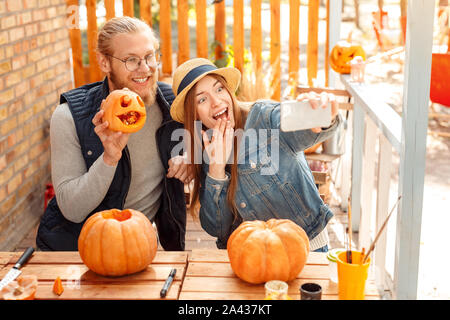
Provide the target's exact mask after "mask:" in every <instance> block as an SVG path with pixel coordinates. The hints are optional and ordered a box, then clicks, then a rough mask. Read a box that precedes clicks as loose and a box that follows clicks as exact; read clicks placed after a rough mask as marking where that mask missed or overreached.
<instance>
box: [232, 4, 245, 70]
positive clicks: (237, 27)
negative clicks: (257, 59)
mask: <svg viewBox="0 0 450 320" xmlns="http://www.w3.org/2000/svg"><path fill="white" fill-rule="evenodd" d="M233 15H234V19H233V49H234V66H235V68H237V69H239V71H241V72H243V71H244V1H243V0H234V1H233Z"/></svg>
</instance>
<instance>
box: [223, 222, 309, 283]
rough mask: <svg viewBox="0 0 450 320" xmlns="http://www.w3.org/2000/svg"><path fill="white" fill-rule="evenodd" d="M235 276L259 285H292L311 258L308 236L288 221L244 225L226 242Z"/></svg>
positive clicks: (246, 223) (245, 223)
mask: <svg viewBox="0 0 450 320" xmlns="http://www.w3.org/2000/svg"><path fill="white" fill-rule="evenodd" d="M227 250H228V257H229V259H230V264H231V268H232V269H233V271H234V273H235V274H236V276H237V277H238V278H240V279H242V280H244V281H246V282H249V283H253V284H259V283H264V282H267V281H270V280H281V281H286V282H287V281H290V280H293V279H295V277H297V275H298V274H299V273H300V272H301V271H302V270H303V267H304V266H305V264H306V259H307V258H308V254H309V240H308V236H307V235H306V232H305V231H304V230H303V229H302V228H301V227H300V226H298V225H297V224H295V223H294V222H292V221H291V220H288V219H270V220H268V221H267V222H264V221H259V220H254V221H245V222H243V223H242V224H241V225H240V226H239V227H238V228H237V229H236V230H234V231H233V233H232V234H231V236H230V238H229V239H228V242H227Z"/></svg>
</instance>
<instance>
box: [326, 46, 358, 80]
mask: <svg viewBox="0 0 450 320" xmlns="http://www.w3.org/2000/svg"><path fill="white" fill-rule="evenodd" d="M356 56H360V57H362V58H363V59H364V60H366V52H365V51H364V49H363V48H362V47H361V46H360V45H357V44H353V43H350V42H348V41H339V42H338V43H337V44H336V45H335V46H334V47H333V49H332V50H331V53H330V66H331V68H332V69H333V70H334V71H336V72H338V73H350V71H351V65H350V61H352V60H353V58H354V57H356Z"/></svg>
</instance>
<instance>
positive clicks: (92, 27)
mask: <svg viewBox="0 0 450 320" xmlns="http://www.w3.org/2000/svg"><path fill="white" fill-rule="evenodd" d="M95 9H96V1H95V0H86V10H87V39H88V52H89V78H90V79H89V81H90V82H94V81H99V80H101V78H102V73H101V71H100V68H99V66H98V63H97V57H96V53H95V51H96V48H97V15H96V12H95Z"/></svg>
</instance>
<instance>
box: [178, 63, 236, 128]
mask: <svg viewBox="0 0 450 320" xmlns="http://www.w3.org/2000/svg"><path fill="white" fill-rule="evenodd" d="M207 74H218V75H220V76H222V77H223V78H224V79H225V81H226V82H227V84H228V88H229V89H230V90H231V92H232V93H235V92H236V90H237V88H238V86H239V82H240V80H241V72H240V71H239V70H238V69H236V68H217V67H216V66H215V65H214V64H213V63H212V62H211V61H209V60H208V59H203V58H195V59H191V60H188V61H186V62H184V63H183V64H181V65H179V66H178V67H177V69H176V70H175V72H174V74H173V84H172V88H173V92H174V93H175V96H176V98H175V100H174V101H173V103H172V107H171V108H170V115H171V116H172V118H173V119H174V120H175V121H178V122H181V123H183V122H184V99H185V98H186V94H187V93H188V92H189V90H190V89H191V88H192V87H193V86H194V85H195V84H196V83H197V82H198V81H199V80H200V79H202V78H203V77H204V76H206V75H207Z"/></svg>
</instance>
